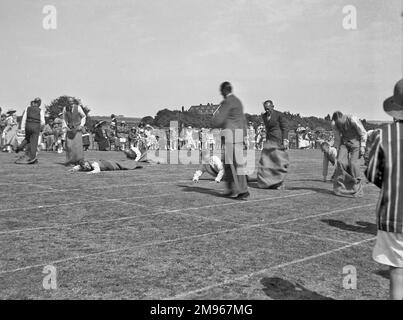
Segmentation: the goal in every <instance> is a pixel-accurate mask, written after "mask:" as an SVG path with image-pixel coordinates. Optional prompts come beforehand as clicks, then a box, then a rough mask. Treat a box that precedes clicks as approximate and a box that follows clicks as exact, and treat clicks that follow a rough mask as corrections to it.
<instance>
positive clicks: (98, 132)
mask: <svg viewBox="0 0 403 320" xmlns="http://www.w3.org/2000/svg"><path fill="white" fill-rule="evenodd" d="M105 123H106V122H105V121H100V122H98V123H97V124H96V125H95V127H94V133H95V136H94V141H95V142H96V143H98V148H99V151H108V149H109V142H108V138H107V137H106V134H105V132H104V130H103V128H102V125H103V124H105Z"/></svg>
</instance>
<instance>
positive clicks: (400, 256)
mask: <svg viewBox="0 0 403 320" xmlns="http://www.w3.org/2000/svg"><path fill="white" fill-rule="evenodd" d="M384 110H385V112H386V113H387V114H389V115H390V116H391V117H393V120H394V123H392V124H387V125H385V126H383V128H382V131H381V132H380V131H376V132H375V134H376V138H375V139H374V140H373V141H374V142H373V145H372V147H371V148H370V152H369V166H368V169H367V170H366V176H367V178H368V180H369V181H371V182H373V183H374V184H375V185H376V186H378V187H379V188H381V194H380V197H379V201H378V205H377V208H376V214H377V227H378V234H377V240H376V244H375V247H374V250H373V255H372V256H373V259H374V260H375V261H376V262H378V263H381V264H383V265H387V266H389V275H390V276H389V279H390V298H391V299H392V300H400V301H402V300H403V197H402V194H403V79H402V80H400V81H399V82H398V83H397V84H396V86H395V89H394V95H393V97H391V98H388V99H386V100H385V102H384Z"/></svg>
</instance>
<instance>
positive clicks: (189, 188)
mask: <svg viewBox="0 0 403 320" xmlns="http://www.w3.org/2000/svg"><path fill="white" fill-rule="evenodd" d="M177 186H178V187H180V188H182V191H184V192H198V193H202V194H209V195H212V196H216V197H221V198H222V197H224V196H223V195H222V194H221V193H219V192H217V191H216V190H213V189H208V188H202V187H198V186H195V185H191V186H189V185H186V184H177Z"/></svg>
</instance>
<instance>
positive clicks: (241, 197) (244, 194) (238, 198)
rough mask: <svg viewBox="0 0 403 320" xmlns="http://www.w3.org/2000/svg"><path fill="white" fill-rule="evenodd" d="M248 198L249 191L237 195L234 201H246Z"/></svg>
mask: <svg viewBox="0 0 403 320" xmlns="http://www.w3.org/2000/svg"><path fill="white" fill-rule="evenodd" d="M249 197H250V193H249V191H246V192H244V193H240V194H238V196H237V197H236V198H235V199H236V200H248V198H249Z"/></svg>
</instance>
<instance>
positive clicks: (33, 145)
mask: <svg viewBox="0 0 403 320" xmlns="http://www.w3.org/2000/svg"><path fill="white" fill-rule="evenodd" d="M40 132H41V126H40V124H39V123H30V122H27V124H26V125H25V140H24V141H23V142H22V143H21V146H22V145H27V152H26V154H27V156H28V158H29V160H34V159H35V158H36V153H37V151H38V139H39V134H40ZM21 146H20V148H21Z"/></svg>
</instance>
